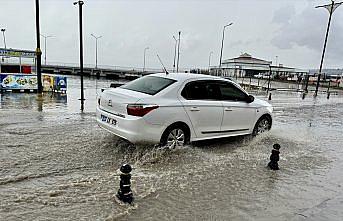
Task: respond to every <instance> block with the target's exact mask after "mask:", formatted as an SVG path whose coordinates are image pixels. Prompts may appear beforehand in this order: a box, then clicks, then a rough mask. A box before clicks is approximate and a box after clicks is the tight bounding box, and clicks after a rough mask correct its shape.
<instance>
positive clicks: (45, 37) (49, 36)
mask: <svg viewBox="0 0 343 221" xmlns="http://www.w3.org/2000/svg"><path fill="white" fill-rule="evenodd" d="M40 36H42V37H43V38H44V65H46V39H47V38H52V37H54V36H52V35H48V36H45V35H42V34H40Z"/></svg>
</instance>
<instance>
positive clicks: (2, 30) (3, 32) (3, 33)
mask: <svg viewBox="0 0 343 221" xmlns="http://www.w3.org/2000/svg"><path fill="white" fill-rule="evenodd" d="M5 31H6V29H4V28H2V29H1V32H2V36H3V38H4V46H5V49H7V48H6V38H5Z"/></svg>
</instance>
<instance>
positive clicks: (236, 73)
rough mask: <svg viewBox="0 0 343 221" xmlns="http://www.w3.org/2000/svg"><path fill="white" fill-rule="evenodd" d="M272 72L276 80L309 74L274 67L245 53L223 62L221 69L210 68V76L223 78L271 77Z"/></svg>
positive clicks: (280, 66)
mask: <svg viewBox="0 0 343 221" xmlns="http://www.w3.org/2000/svg"><path fill="white" fill-rule="evenodd" d="M270 70H271V72H272V77H273V78H276V79H277V78H279V79H287V78H292V77H299V76H303V75H306V74H308V73H309V71H307V70H301V69H297V68H292V67H284V66H283V65H282V64H279V65H278V66H276V65H272V62H271V61H266V60H262V59H259V58H254V57H253V56H251V55H250V54H248V53H244V54H241V55H240V56H239V57H236V58H231V59H226V60H223V62H222V65H221V67H218V66H212V67H210V74H211V75H216V76H222V77H253V76H266V75H269V73H270Z"/></svg>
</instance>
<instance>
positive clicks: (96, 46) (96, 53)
mask: <svg viewBox="0 0 343 221" xmlns="http://www.w3.org/2000/svg"><path fill="white" fill-rule="evenodd" d="M91 35H92V37H94V38H95V69H97V68H98V39H99V38H102V36H98V37H97V36H95V35H93V34H91Z"/></svg>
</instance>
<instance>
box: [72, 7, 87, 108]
mask: <svg viewBox="0 0 343 221" xmlns="http://www.w3.org/2000/svg"><path fill="white" fill-rule="evenodd" d="M73 4H74V5H79V24H80V28H79V30H80V76H81V111H83V110H84V100H85V98H84V93H83V36H82V5H83V4H84V2H83V1H77V2H74V3H73Z"/></svg>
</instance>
